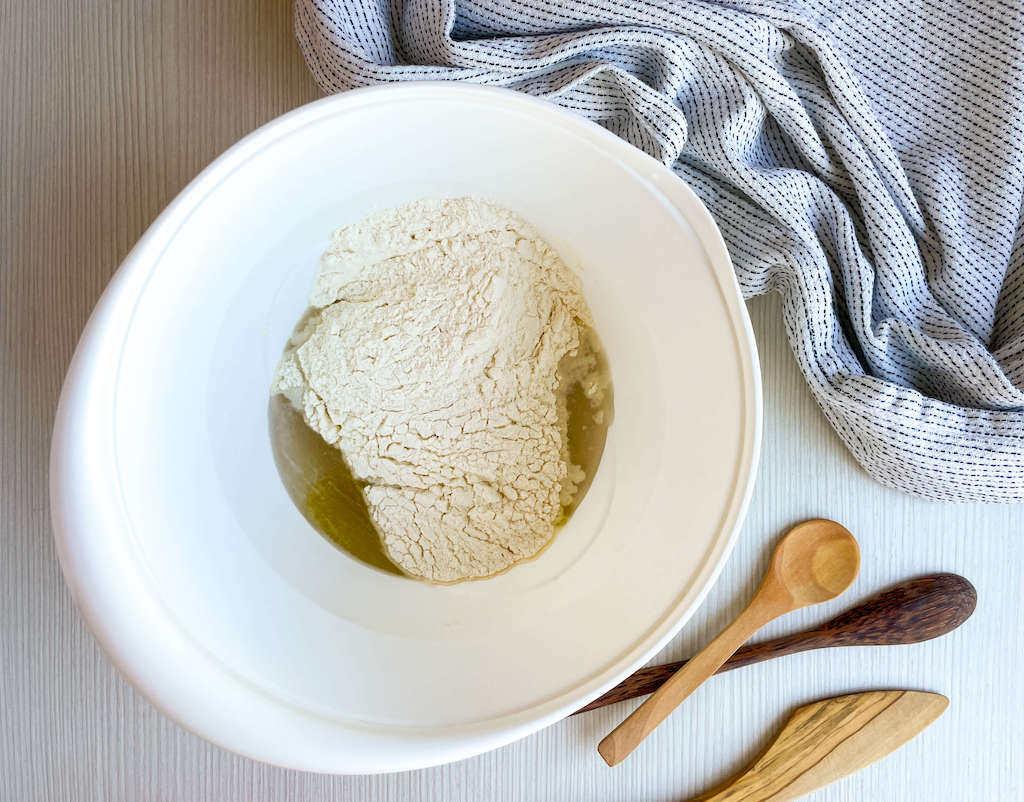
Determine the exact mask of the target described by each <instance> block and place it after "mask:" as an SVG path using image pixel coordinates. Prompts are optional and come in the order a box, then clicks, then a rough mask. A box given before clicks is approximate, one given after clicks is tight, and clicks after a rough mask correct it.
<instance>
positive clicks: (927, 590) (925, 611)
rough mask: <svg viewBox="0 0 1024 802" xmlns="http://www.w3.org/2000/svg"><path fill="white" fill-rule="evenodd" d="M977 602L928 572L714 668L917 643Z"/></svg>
mask: <svg viewBox="0 0 1024 802" xmlns="http://www.w3.org/2000/svg"><path fill="white" fill-rule="evenodd" d="M977 603H978V593H977V591H976V590H975V589H974V585H972V584H971V583H970V582H969V581H967V580H966V579H964V577H962V576H960V575H958V574H928V575H927V576H922V577H918V578H916V579H910V580H907V581H905V582H901V583H899V584H898V585H895V586H893V587H891V588H889V589H888V590H885V591H882V592H881V593H876V594H875V595H874V596H871V597H870V598H868V599H865V600H864V601H863V602H861V603H860V604H858V605H857V606H856V607H851V608H850V609H849V610H847V611H846V612H844V613H840V614H839V615H837V616H836V617H835V618H832V619H831V620H829V621H826V622H825V623H824V624H821V625H820V626H817V627H814V628H813V629H808V630H805V631H803V632H796V633H794V634H792V635H783V636H782V637H780V638H774V639H772V640H769V641H764V642H763V643H752V644H747V645H746V646H744V647H743V648H741V649H740V650H739V651H737V652H736V653H735V654H734V655H733V656H732V657H730V658H729V659H728V660H726V662H725V664H724V665H723V666H722V667H721V668H720V669H718V672H717V673H719V674H721V673H723V672H725V671H732V670H733V669H734V668H742V667H743V666H749V665H752V664H754V663H760V662H762V661H764V660H771V659H772V658H775V657H784V656H785V655H788V654H796V653H797V652H806V651H810V650H812V649H831V648H834V647H838V646H894V645H903V644H908V643H921V642H922V641H926V640H931V639H932V638H937V637H939V636H940V635H945V634H947V633H949V632H952V631H953V630H954V629H956V628H957V627H958V626H960V625H961V624H962V623H964V621H966V620H967V619H968V618H970V617H971V614H972V613H973V612H974V608H975V606H976V605H977ZM686 662H687V661H686V660H680V661H678V662H675V663H666V664H664V665H659V666H649V667H647V668H641V669H640V670H639V671H637V672H635V673H634V674H632V675H630V676H629V677H627V678H626V679H624V680H623V681H622V682H620V683H619V684H618V685H616V686H615V687H614V688H612V689H611V690H610V691H608V692H607V693H605V694H604V695H603V696H599V697H598V698H597V699H595V700H594V701H593V702H591V703H590V704H588V705H586V706H585V707H581V708H580V709H579V710H577V711H576V713H583V712H586V711H588V710H596V709H597V708H599V707H605V706H606V705H611V704H615V703H616V702H623V701H626V700H627V699H635V698H636V697H638V696H646V695H647V694H649V693H653V692H654V691H656V690H657V689H658V688H660V687H661V685H662V684H664V682H665V681H666V680H667V679H668V678H669V677H671V676H672V675H673V674H675V673H676V672H677V671H678V670H679V669H680V668H682V667H683V666H684V665H686ZM573 715H575V713H574V714H573Z"/></svg>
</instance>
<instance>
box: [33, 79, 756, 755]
mask: <svg viewBox="0 0 1024 802" xmlns="http://www.w3.org/2000/svg"><path fill="white" fill-rule="evenodd" d="M463 195H470V196H476V197H482V198H489V199H491V200H494V201H496V202H497V203H500V204H503V205H505V206H507V207H508V208H510V209H513V210H515V211H517V212H519V213H520V214H521V215H523V216H524V217H525V218H527V219H528V220H530V221H531V222H532V223H534V224H535V225H536V226H537V228H538V229H539V230H540V231H541V233H542V234H544V235H545V236H546V237H547V238H548V239H549V240H550V241H551V242H552V244H554V245H555V246H556V247H557V248H558V249H559V250H560V251H561V253H562V255H563V257H564V258H565V259H566V260H568V261H569V263H570V264H573V265H576V266H578V267H579V270H580V272H581V274H582V276H583V280H584V286H585V292H586V296H587V299H588V300H589V302H590V305H591V307H592V309H593V312H594V316H595V319H596V325H597V331H598V332H599V334H600V335H601V337H602V339H603V341H604V344H605V347H606V349H607V352H608V357H609V360H610V365H611V371H612V377H613V381H614V387H615V407H616V413H615V422H614V424H613V425H612V428H611V431H610V435H609V440H608V445H607V448H606V452H605V455H604V458H603V460H602V463H601V466H600V469H599V470H598V472H597V476H596V478H595V481H594V484H593V486H592V487H591V489H590V491H589V493H588V495H587V497H586V498H585V500H584V502H583V504H582V505H581V506H580V508H579V510H578V511H577V512H576V514H575V515H574V516H573V518H572V519H571V520H570V522H569V524H568V525H567V526H566V527H565V528H564V529H563V530H562V531H561V532H560V533H559V534H558V536H557V537H556V539H555V541H554V543H553V545H552V546H551V547H550V548H549V549H548V550H547V551H546V552H544V553H543V554H542V555H541V556H540V558H539V559H537V560H534V561H532V562H528V563H525V564H523V565H520V566H517V567H515V568H513V569H512V570H511V571H509V572H508V573H506V574H504V575H502V576H499V577H496V578H493V579H489V580H484V581H479V582H469V583H463V584H460V585H456V586H448V587H438V586H432V585H428V584H425V583H422V582H417V581H413V580H409V579H405V578H401V577H396V576H392V575H387V574H384V573H381V572H379V571H376V570H373V569H371V568H368V567H366V566H365V565H363V564H361V563H359V562H357V561H355V560H354V559H352V558H351V557H349V556H348V555H347V554H345V553H343V552H342V551H340V550H338V549H337V548H335V547H334V546H332V545H331V544H330V543H328V542H327V541H326V540H325V539H324V538H323V537H321V536H320V535H319V534H318V533H317V532H316V531H314V530H313V529H312V528H311V527H310V526H309V524H307V523H306V521H305V519H304V518H303V517H302V515H301V514H300V513H299V511H298V510H297V509H296V507H295V506H294V505H293V504H292V502H291V500H290V499H289V497H288V494H287V493H286V492H285V489H284V487H283V485H282V483H281V480H280V478H279V477H278V474H277V470H276V468H275V466H274V460H273V458H272V456H271V448H270V440H269V436H268V431H267V401H268V388H269V385H270V380H271V373H272V370H273V368H274V365H275V363H276V361H277V359H278V357H279V355H280V353H281V350H282V347H283V345H284V343H285V340H286V339H287V337H288V335H289V333H290V331H291V329H292V326H293V325H294V323H295V322H296V320H297V319H298V317H299V315H300V313H301V312H302V311H303V309H304V307H305V305H306V294H307V292H308V291H309V289H310V286H311V280H312V275H313V271H314V269H315V266H316V263H317V258H318V256H319V254H320V252H321V251H322V250H323V248H324V246H325V244H326V241H327V236H328V234H329V232H330V231H331V230H333V229H335V228H337V227H339V226H340V225H342V224H345V223H349V222H353V221H355V220H357V219H359V218H361V217H363V216H364V215H366V214H367V213H368V212H370V211H372V210H375V209H380V208H384V207H388V206H392V205H395V204H398V203H401V202H404V201H407V200H411V199H414V198H419V197H425V196H433V197H437V196H463ZM759 388H760V382H759V376H758V368H757V359H756V355H755V350H754V342H753V338H752V336H751V331H750V325H749V321H748V320H747V316H746V313H745V310H744V306H743V303H742V302H741V300H740V296H739V294H738V291H737V287H736V283H735V280H734V277H733V273H732V269H731V265H730V262H729V257H728V255H727V253H726V250H725V247H724V245H723V243H722V240H721V237H720V236H719V233H718V231H717V229H716V227H715V225H714V223H713V222H712V220H711V218H710V217H709V216H708V213H707V211H706V210H705V208H704V207H703V205H702V204H701V203H700V201H699V200H697V198H696V197H695V196H694V195H693V193H692V192H691V191H690V190H689V189H688V188H687V187H686V186H685V185H684V184H683V183H682V182H681V181H680V180H679V179H678V178H676V177H675V176H674V175H673V174H672V173H671V172H669V171H668V170H666V169H665V168H664V167H663V166H662V165H660V164H658V163H657V162H655V161H654V160H652V159H650V158H648V157H647V156H645V155H643V154H642V153H640V152H639V151H638V150H636V149H634V148H632V147H630V146H629V145H627V144H625V143H624V142H622V141H620V140H619V139H617V138H616V137H614V136H612V135H611V134H609V133H608V132H606V131H605V130H603V129H601V128H600V127H598V126H597V125H594V124H591V123H588V122H586V121H584V120H581V119H578V118H576V117H574V116H573V115H571V114H569V113H567V112H565V111H562V110H560V109H558V108H556V107H555V106H553V105H550V104H548V103H545V102H543V101H540V100H536V99H532V98H529V97H526V96H524V95H520V94H516V93H513V92H509V91H505V90H499V89H487V88H481V87H473V86H456V85H449V84H440V85H439V84H419V85H401V86H394V87H387V88H376V89H367V90H361V91H357V92H350V93H347V94H344V95H339V96H335V97H330V98H327V99H324V100H321V101H318V102H316V103H312V104H310V105H308V106H305V107H303V108H300V109H298V110H296V111H294V112H292V113H290V114H286V115H285V116H283V117H281V118H279V119H278V120H275V121H274V122H272V123H270V124H269V125H266V126H264V127H263V128H261V129H260V130H258V131H256V132H255V133H254V134H252V135H251V136H248V137H246V138H245V139H244V140H242V141H241V142H240V143H238V144H237V145H236V146H234V147H233V148H231V149H230V150H229V151H228V152H227V153H225V154H224V155H223V156H221V157H220V158H219V159H217V161H215V162H214V163H213V164H212V165H211V166H210V167H209V168H207V169H206V170H205V171H204V172H203V173H202V174H201V175H200V176H199V177H198V178H196V180H195V181H193V182H192V183H191V184H190V185H189V186H188V187H187V188H186V189H185V190H184V191H183V192H182V193H181V194H180V195H179V196H178V198H177V199H176V200H175V201H174V202H173V203H172V204H171V205H170V206H169V207H168V208H167V210H166V211H164V213H163V214H162V215H161V216H160V217H159V219H158V220H157V221H156V222H155V223H154V224H153V226H152V227H151V228H150V229H149V231H148V232H147V233H146V235H145V236H144V237H143V238H142V240H141V241H140V242H139V243H138V245H137V246H136V247H135V249H134V250H133V251H132V252H131V254H129V256H128V258H127V259H125V261H124V264H123V265H122V266H121V268H120V270H119V271H118V272H117V274H116V275H115V277H114V279H113V280H112V281H111V283H110V286H109V287H108V288H107V290H106V292H105V293H104V294H103V297H102V299H101V300H100V302H99V304H98V305H97V307H96V310H95V312H94V313H93V315H92V318H91V319H90V321H89V324H88V326H87V328H86V330H85V333H84V334H83V335H82V339H81V342H80V344H79V346H78V350H77V352H76V354H75V357H74V360H73V362H72V364H71V367H70V369H69V371H68V376H67V380H66V382H65V385H64V392H63V395H62V398H61V403H60V408H59V411H58V414H57V421H56V427H55V431H54V437H53V450H52V463H51V493H52V506H53V519H54V528H55V530H56V538H57V543H58V547H59V552H60V557H61V562H62V565H63V568H64V573H65V576H66V577H67V581H68V584H69V585H70V587H71V590H72V593H73V594H74V597H75V600H76V601H77V603H78V605H79V607H80V608H81V610H82V613H83V615H84V616H85V619H86V621H87V622H88V624H89V626H90V628H91V629H92V631H93V632H94V633H95V635H96V637H97V638H98V639H99V641H100V643H101V644H102V645H103V647H104V648H105V649H106V651H107V652H108V653H109V654H110V656H111V658H112V660H113V661H114V662H115V663H116V665H117V666H118V667H119V668H120V669H121V671H123V672H124V674H125V676H127V677H128V679H129V680H130V681H131V682H132V683H133V684H134V685H135V686H136V687H137V688H138V689H139V690H141V691H142V692H143V693H144V694H145V695H146V696H147V697H148V698H149V699H151V700H152V701H153V703H154V704H156V705H157V706H158V707H159V708H160V709H161V710H163V711H164V712H165V713H166V714H167V715H168V716H170V717H171V718H173V719H174V720H175V721H177V722H179V723H180V724H182V725H183V726H185V727H187V728H188V729H190V730H192V731H194V732H196V733H198V734H200V735H202V736H203V737H205V738H208V739H209V740H211V741H213V742H215V743H218V744H220V745H222V746H225V747H227V748H229V749H232V750H234V751H236V752H240V753H242V754H245V755H249V756H251V757H254V758H257V759H259V760H264V761H268V762H271V763H277V764H280V765H284V766H290V767H294V768H299V769H308V770H315V771H324V772H338V773H362V772H382V771H396V770H401V769H410V768H415V767H421V766H427V765H433V764H438V763H442V762H446V761H451V760H456V759H459V758H463V757H467V756H469V755H473V754H476V753H479V752H483V751H485V750H487V749H492V748H494V747H497V746H500V745H502V744H505V743H508V742H510V741H513V740H515V739H517V738H521V737H523V736H525V735H527V734H529V733H531V732H534V731H536V730H538V729H540V728H541V727H543V726H545V725H547V724H550V723H552V722H554V721H556V720H557V719H559V718H561V717H563V716H565V715H567V714H569V713H571V712H572V711H573V710H575V709H577V708H578V707H580V706H581V705H583V704H585V703H587V702H588V701H590V700H592V699H594V698H595V697H596V696H598V695H599V694H601V693H603V692H604V691H605V690H607V689H608V688H609V687H611V686H612V685H614V684H615V683H616V682H618V681H619V680H621V679H622V678H623V677H625V676H626V675H627V674H629V673H630V672H631V671H633V670H635V669H636V668H637V667H639V666H640V665H641V664H643V663H644V662H645V661H646V660H648V659H649V658H650V657H651V656H652V655H653V654H654V653H655V652H656V651H657V650H658V649H659V648H661V647H662V646H663V645H664V644H665V643H666V642H667V641H668V640H669V639H670V638H671V637H672V636H673V635H674V634H675V633H676V632H677V631H678V630H679V628H680V627H681V626H682V625H683V624H684V623H685V621H686V620H687V619H688V618H689V617H690V615H692V613H693V611H694V610H695V609H696V607H697V606H698V605H699V604H700V602H701V600H702V599H703V598H704V596H705V594H706V593H707V591H708V589H709V588H710V586H711V584H712V583H713V582H714V580H715V578H716V576H717V575H718V573H719V571H720V570H721V568H722V565H723V563H724V562H725V560H726V558H727V556H728V554H729V551H730V549H731V547H732V544H733V541H734V539H735V537H736V534H737V531H738V529H739V526H740V523H741V519H742V517H743V513H744V510H745V507H746V504H747V500H748V497H749V494H750V490H751V486H752V484H753V479H754V471H755V466H756V462H757V452H758V443H759V436H760V425H761V424H760V420H761V404H760V389H759Z"/></svg>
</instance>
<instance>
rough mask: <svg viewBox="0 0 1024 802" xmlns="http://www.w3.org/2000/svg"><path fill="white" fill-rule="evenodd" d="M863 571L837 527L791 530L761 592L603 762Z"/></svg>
mask: <svg viewBox="0 0 1024 802" xmlns="http://www.w3.org/2000/svg"><path fill="white" fill-rule="evenodd" d="M859 568H860V549H859V548H858V547H857V541H856V540H854V538H853V535H851V534H850V533H849V532H847V531H846V529H844V528H843V527H842V526H840V525H839V524H837V523H836V522H835V521H828V520H825V519H817V520H814V521H805V522H804V523H802V524H799V525H797V526H795V527H793V528H792V529H791V530H790V531H789V533H788V534H787V535H786V536H785V537H784V538H783V539H782V540H781V541H780V542H779V545H778V546H776V547H775V553H774V554H773V555H772V560H771V564H770V565H769V566H768V572H767V573H766V574H765V577H764V579H763V580H762V581H761V587H759V588H758V589H757V593H755V594H754V598H753V599H751V600H750V603H749V604H748V605H747V606H746V607H745V608H744V610H743V612H741V613H740V614H739V615H738V616H737V617H736V619H735V620H734V621H733V622H732V623H731V624H729V626H727V627H726V628H725V629H724V630H722V632H721V634H719V635H718V637H717V638H715V639H714V640H713V641H711V643H709V644H708V645H707V646H705V647H704V648H703V649H702V650H701V651H700V652H699V653H698V654H697V655H696V656H695V657H692V658H691V659H690V661H689V662H688V663H687V664H686V665H685V666H684V667H683V668H681V669H679V671H678V672H677V673H676V674H675V675H674V676H673V677H672V678H671V679H669V680H668V681H667V682H666V683H665V684H664V685H662V686H661V687H660V688H658V690H657V691H655V692H654V693H653V694H652V695H651V696H650V697H648V698H647V699H646V700H645V701H644V702H643V704H641V705H640V706H639V707H638V708H637V709H636V710H634V711H633V712H632V714H630V716H629V717H628V718H627V719H626V720H625V721H623V722H622V723H621V724H620V725H619V726H618V727H616V728H615V729H614V730H612V731H611V732H610V733H609V734H608V735H607V736H605V739H604V740H603V741H601V743H600V744H598V747H597V751H598V752H600V753H601V757H603V758H604V760H605V762H606V763H607V764H608V765H609V766H614V765H616V764H618V763H621V762H622V761H623V760H624V759H625V758H626V757H627V756H628V755H629V754H630V753H631V752H632V751H633V750H634V749H636V748H637V746H639V744H640V742H641V741H642V740H643V739H644V738H646V737H647V736H648V735H650V734H651V732H652V731H653V730H654V728H655V727H657V726H658V725H659V724H661V722H662V721H664V720H665V719H666V718H667V717H668V715H669V713H671V712H672V711H673V710H675V709H676V708H677V707H678V706H679V704H680V703H681V702H682V701H683V700H684V699H686V697H687V696H689V695H690V694H691V693H693V692H694V691H695V690H696V689H697V688H698V687H699V686H700V685H701V684H702V683H703V682H704V681H705V680H706V679H707V678H708V677H710V676H711V675H712V674H714V673H715V672H716V671H717V670H718V669H719V668H720V667H721V666H722V664H723V663H724V662H725V661H726V660H728V659H729V656H730V655H732V653H733V652H735V651H736V650H737V649H739V648H740V646H742V645H743V644H744V643H745V642H746V641H747V640H748V639H749V638H750V636H751V635H753V634H754V633H755V632H757V630H759V629H760V628H761V627H763V626H764V625H765V624H767V623H768V622H769V621H772V620H773V619H776V618H778V617H779V616H780V615H785V614H786V613H790V612H792V611H793V610H799V609H800V608H801V607H807V606H808V605H811V604H820V603H821V602H826V601H829V600H830V599H834V598H835V597H836V596H838V595H839V594H840V593H842V592H843V591H844V590H846V589H847V588H848V587H849V586H850V584H851V583H852V582H853V580H854V578H855V577H856V576H857V571H858V569H859Z"/></svg>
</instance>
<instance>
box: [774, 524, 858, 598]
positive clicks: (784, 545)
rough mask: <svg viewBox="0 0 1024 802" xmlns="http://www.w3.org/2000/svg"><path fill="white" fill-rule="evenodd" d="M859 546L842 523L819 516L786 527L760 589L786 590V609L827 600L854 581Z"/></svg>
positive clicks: (834, 596)
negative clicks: (787, 596) (775, 587)
mask: <svg viewBox="0 0 1024 802" xmlns="http://www.w3.org/2000/svg"><path fill="white" fill-rule="evenodd" d="M859 569H860V548H859V547H858V546H857V541H856V540H855V539H854V537H853V535H851V534H850V533H849V532H848V531H847V530H846V528H845V527H843V526H841V525H840V524H837V523H836V522H835V521H829V520H827V519H824V518H818V519H816V520H813V521H805V522H804V523H802V524H799V525H797V526H795V527H793V529H791V530H790V531H789V534H787V535H786V537H785V538H783V540H782V542H781V543H779V545H778V547H777V548H776V549H775V553H774V554H773V555H772V561H771V565H770V566H769V569H768V574H767V576H766V577H765V580H764V583H763V584H762V589H770V588H771V586H772V583H774V584H775V585H777V586H778V588H779V589H780V590H783V589H784V590H785V592H786V593H787V594H788V595H789V598H790V600H791V606H790V607H789V610H797V609H799V608H801V607H807V606H808V605H811V604H821V603H822V602H826V601H830V600H832V599H834V598H836V596H838V595H839V594H840V593H842V592H843V591H844V590H846V589H847V588H848V587H850V585H851V584H853V580H854V579H856V577H857V572H858V570H859Z"/></svg>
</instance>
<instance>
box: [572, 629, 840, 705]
mask: <svg viewBox="0 0 1024 802" xmlns="http://www.w3.org/2000/svg"><path fill="white" fill-rule="evenodd" d="M843 645H846V644H836V643H832V642H830V641H829V640H828V638H825V637H822V635H821V633H819V632H814V631H809V632H797V633H794V634H792V635H784V636H783V637H780V638H774V639H772V640H769V641H764V642H762V643H748V644H747V645H746V646H743V647H742V648H740V649H739V650H737V651H736V653H735V654H733V655H732V656H731V657H730V658H729V659H728V660H726V661H725V662H724V663H723V664H722V665H721V667H720V668H719V669H718V671H716V672H715V673H716V674H724V673H725V672H726V671H732V670H733V669H736V668H744V667H745V666H750V665H754V664H755V663H761V662H764V661H765V660H771V659H773V658H775V657H785V656H786V655H789V654H797V653H798V652H805V651H809V650H811V649H824V648H828V647H831V646H843ZM689 662H690V661H689V660H677V661H675V662H673V663H663V664H662V665H658V666H648V667H647V668H641V669H638V670H637V671H635V672H633V673H632V674H631V675H630V676H628V677H626V679H624V680H623V681H622V682H620V683H619V684H618V685H616V686H615V687H614V688H612V689H611V690H610V691H608V692H607V693H605V694H604V695H602V696H599V697H598V698H597V699H595V700H594V701H593V702H591V703H590V704H588V705H586V706H584V707H581V708H580V709H579V710H577V711H576V712H575V713H573V714H572V715H574V716H575V715H576V714H577V713H586V712H588V711H590V710H597V709H598V708H601V707H607V706H608V705H613V704H616V703H618V702H625V701H627V700H629V699H636V698H637V697H638V696H647V695H648V694H651V693H654V692H655V691H656V690H658V688H660V687H661V686H662V685H664V684H665V683H666V682H667V681H668V680H669V679H670V678H671V677H673V676H674V675H675V674H676V672H678V671H679V669H681V668H682V667H683V666H685V665H686V664H687V663H689Z"/></svg>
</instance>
